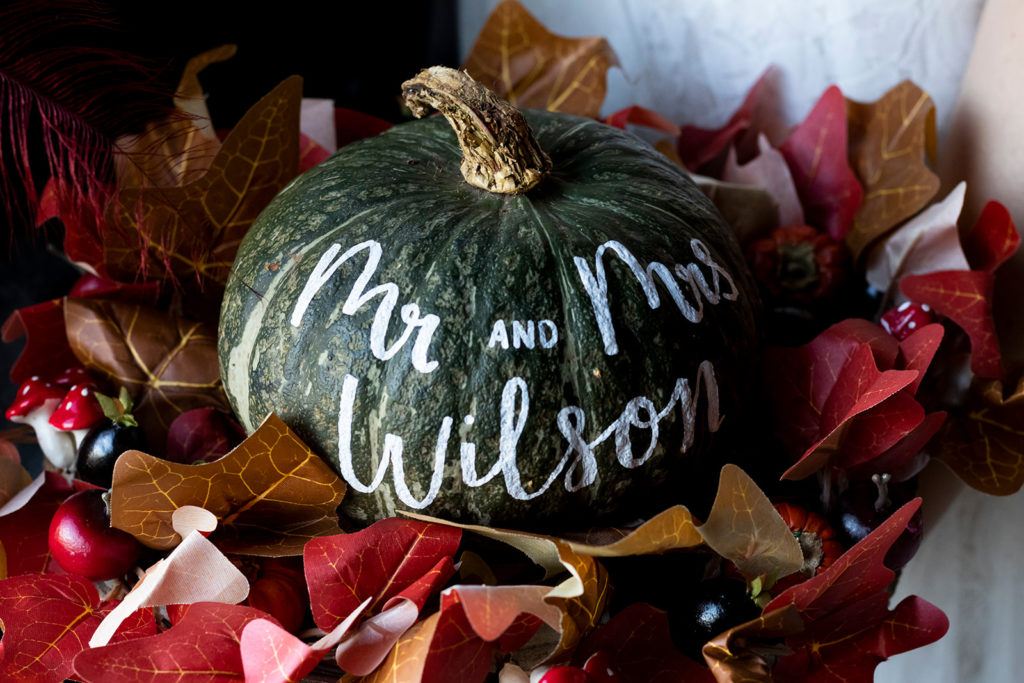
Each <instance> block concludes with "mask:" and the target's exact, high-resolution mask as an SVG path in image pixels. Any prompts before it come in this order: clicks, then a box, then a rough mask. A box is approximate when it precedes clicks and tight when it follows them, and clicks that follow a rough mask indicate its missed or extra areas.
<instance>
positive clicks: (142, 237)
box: [101, 76, 302, 299]
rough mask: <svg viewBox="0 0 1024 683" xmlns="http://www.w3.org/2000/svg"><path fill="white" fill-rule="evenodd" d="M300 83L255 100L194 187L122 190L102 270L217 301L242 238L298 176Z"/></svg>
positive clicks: (106, 237) (114, 209) (288, 83)
mask: <svg viewBox="0 0 1024 683" xmlns="http://www.w3.org/2000/svg"><path fill="white" fill-rule="evenodd" d="M301 99H302V79H301V78H299V77H297V76H293V77H291V78H288V79H286V80H285V81H283V82H282V83H281V84H280V85H278V86H277V87H276V88H275V89H274V90H272V91H271V92H270V93H269V94H268V95H266V96H265V97H264V98H263V99H261V100H260V101H259V102H257V103H256V104H255V105H254V106H253V107H252V108H251V109H250V110H249V111H248V112H247V113H246V115H245V116H244V117H242V120H241V121H239V123H238V125H237V126H235V128H234V129H232V131H231V133H230V134H229V135H228V137H227V138H226V139H225V140H224V143H223V145H222V146H221V148H220V150H219V151H218V152H217V154H216V157H215V158H214V159H213V161H212V163H211V164H210V167H209V169H208V170H207V171H206V172H205V173H204V174H203V175H202V177H201V178H199V179H198V180H195V181H193V182H191V183H188V184H186V185H181V186H174V187H163V188H160V189H159V190H153V189H147V188H121V189H120V191H119V192H118V194H117V201H116V202H115V203H114V204H112V205H111V206H110V207H109V208H108V213H109V214H110V215H109V216H108V220H107V223H108V225H107V227H106V228H105V229H104V231H103V234H102V236H101V238H102V241H103V255H104V261H103V263H102V264H101V266H102V268H103V271H102V272H101V274H106V275H108V276H110V277H112V278H114V279H116V280H125V281H132V280H135V279H136V278H138V277H140V276H141V277H142V278H144V279H146V280H161V281H163V280H166V281H170V282H173V283H175V284H176V285H178V286H181V287H182V288H183V289H184V291H185V292H186V293H187V294H192V295H202V296H204V297H207V298H212V299H217V297H218V295H219V293H220V292H222V291H223V288H224V285H225V283H226V282H227V277H228V273H229V272H230V270H231V262H232V261H233V260H234V256H235V252H236V251H237V249H238V244H239V242H240V241H241V239H242V237H243V236H244V235H245V233H246V231H248V229H249V226H250V225H251V224H252V221H253V220H254V219H255V218H256V216H257V215H258V214H259V213H260V211H262V210H263V208H264V207H265V206H266V205H267V204H268V203H269V202H270V200H271V199H273V197H274V196H275V195H276V194H277V193H278V192H279V191H280V190H281V189H282V188H283V187H284V186H285V184H286V183H287V182H288V181H290V180H291V179H292V178H294V177H295V175H296V173H297V172H298V160H299V109H300V103H301Z"/></svg>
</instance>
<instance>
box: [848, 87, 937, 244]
mask: <svg viewBox="0 0 1024 683" xmlns="http://www.w3.org/2000/svg"><path fill="white" fill-rule="evenodd" d="M846 115H847V124H848V128H849V138H850V141H849V158H850V163H851V164H852V165H853V167H854V169H855V170H856V172H857V177H858V178H860V181H861V182H862V183H863V184H864V201H863V204H862V205H861V206H860V208H859V209H858V210H857V214H856V216H855V217H854V220H853V226H852V227H851V228H850V232H849V234H848V235H847V237H846V243H847V245H848V246H849V247H850V250H851V251H852V252H853V254H854V258H857V257H859V256H860V254H861V253H862V252H863V251H864V250H865V249H866V248H867V247H868V246H869V245H870V244H871V243H872V242H873V241H875V240H876V239H878V238H879V237H880V236H882V235H884V234H885V233H886V232H888V231H889V230H891V229H892V228H893V227H894V226H896V225H898V224H900V223H902V222H903V221H904V220H906V219H908V218H910V217H911V216H913V215H914V214H916V213H917V212H918V211H919V210H921V209H922V208H923V207H924V206H925V205H926V204H927V203H928V202H929V201H930V200H931V198H932V197H934V196H935V193H936V192H938V190H939V177H938V176H937V175H935V173H933V172H932V171H931V169H929V168H928V165H927V163H926V157H927V158H929V159H931V160H933V161H934V159H935V144H936V143H935V139H936V135H935V103H934V102H932V99H931V97H929V96H928V93H926V92H924V91H923V90H921V89H920V88H918V87H917V86H916V85H914V84H913V83H912V82H910V81H903V82H902V83H900V84H899V85H897V86H896V87H894V88H892V89H891V90H889V92H887V93H886V94H885V95H883V96H882V97H881V98H880V99H879V100H878V101H876V102H871V103H861V102H854V101H853V100H847V101H846Z"/></svg>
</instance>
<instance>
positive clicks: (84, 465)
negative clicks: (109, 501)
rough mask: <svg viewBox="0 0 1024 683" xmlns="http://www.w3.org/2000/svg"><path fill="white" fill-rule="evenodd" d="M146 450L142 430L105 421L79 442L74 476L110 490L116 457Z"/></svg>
mask: <svg viewBox="0 0 1024 683" xmlns="http://www.w3.org/2000/svg"><path fill="white" fill-rule="evenodd" d="M146 447H147V444H146V435H145V434H144V433H143V432H142V429H141V428H139V427H137V426H126V425H120V424H117V423H115V422H111V421H110V420H104V421H103V423H102V424H100V425H97V426H96V427H93V428H92V429H91V430H89V433H88V434H86V435H85V438H83V439H82V443H81V445H80V446H79V447H78V457H77V458H76V459H75V476H76V477H78V478H79V479H81V480H82V481H87V482H89V483H90V484H95V485H96V486H102V487H103V488H105V489H109V488H110V483H111V480H112V479H113V477H114V463H115V462H117V458H118V456H120V455H121V454H122V453H124V452H125V451H128V450H133V449H134V450H140V451H144V450H146Z"/></svg>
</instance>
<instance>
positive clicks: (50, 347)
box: [0, 299, 78, 384]
mask: <svg viewBox="0 0 1024 683" xmlns="http://www.w3.org/2000/svg"><path fill="white" fill-rule="evenodd" d="M21 337H25V348H24V349H23V350H22V352H21V355H19V356H18V360H16V361H15V362H14V365H12V366H11V374H10V377H11V381H12V382H14V383H15V384H21V383H22V382H24V381H25V380H26V379H28V378H29V377H32V376H33V375H39V376H40V377H47V376H51V375H53V374H55V373H59V372H61V371H62V370H63V369H64V368H68V367H72V366H77V365H78V359H77V358H75V354H74V353H73V352H72V351H71V347H69V346H68V343H67V335H66V334H65V332H64V307H63V299H52V300H50V301H44V302H42V303H39V304H35V305H33V306H26V307H25V308H19V309H18V310H16V311H14V312H13V313H11V315H10V316H9V317H8V318H7V320H6V321H5V322H4V324H3V328H2V329H0V339H3V341H5V342H12V341H14V340H15V339H19V338H21Z"/></svg>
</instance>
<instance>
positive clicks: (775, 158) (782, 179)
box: [722, 134, 804, 225]
mask: <svg viewBox="0 0 1024 683" xmlns="http://www.w3.org/2000/svg"><path fill="white" fill-rule="evenodd" d="M757 147H758V153H757V156H756V157H754V158H753V159H751V160H750V161H748V162H747V163H745V164H743V165H742V166H741V165H740V164H739V163H738V162H737V160H736V150H735V148H733V147H730V148H729V152H728V154H727V156H726V158H725V168H724V169H723V170H722V180H724V181H725V182H727V183H739V184H741V185H754V186H756V187H760V188H762V189H764V190H765V191H766V192H768V194H770V195H771V197H772V199H773V200H774V201H775V203H776V204H777V205H778V214H779V217H778V224H779V225H803V223H804V210H803V207H802V206H800V198H799V196H798V195H797V191H796V185H794V184H793V176H792V175H791V174H790V172H789V166H787V165H786V159H785V157H783V156H782V153H781V152H779V151H778V150H777V149H775V148H773V147H772V146H771V143H769V142H768V138H767V137H765V136H764V135H763V134H761V135H758V137H757Z"/></svg>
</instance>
